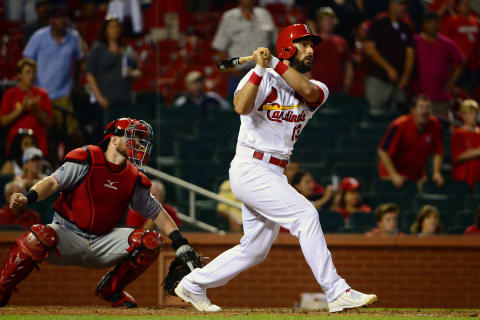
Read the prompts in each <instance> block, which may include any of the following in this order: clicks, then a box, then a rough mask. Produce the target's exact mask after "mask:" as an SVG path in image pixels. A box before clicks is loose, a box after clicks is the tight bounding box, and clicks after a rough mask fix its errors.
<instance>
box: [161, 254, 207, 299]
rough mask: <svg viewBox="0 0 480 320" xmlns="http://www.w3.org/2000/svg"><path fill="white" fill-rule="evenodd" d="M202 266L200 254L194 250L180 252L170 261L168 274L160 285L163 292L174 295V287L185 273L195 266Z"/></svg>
mask: <svg viewBox="0 0 480 320" xmlns="http://www.w3.org/2000/svg"><path fill="white" fill-rule="evenodd" d="M201 267H202V260H201V258H200V255H199V254H198V253H197V252H196V251H195V250H193V249H192V250H188V251H185V252H183V253H180V254H179V255H177V256H176V257H175V260H173V261H172V263H170V267H169V269H168V274H167V276H166V277H165V279H163V282H162V287H163V290H165V293H166V294H168V295H170V296H176V294H175V291H174V289H175V288H176V287H177V285H178V284H179V283H180V281H181V280H182V279H183V277H185V276H186V275H187V274H189V273H190V272H192V271H193V269H195V268H201Z"/></svg>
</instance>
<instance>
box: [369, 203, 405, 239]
mask: <svg viewBox="0 0 480 320" xmlns="http://www.w3.org/2000/svg"><path fill="white" fill-rule="evenodd" d="M399 213H400V208H399V207H398V205H397V204H395V203H384V204H382V205H379V206H378V207H377V209H375V219H376V220H377V228H375V229H372V230H371V231H369V232H367V233H366V234H365V235H366V236H367V237H374V236H394V235H397V234H398V229H397V226H398V214H399Z"/></svg>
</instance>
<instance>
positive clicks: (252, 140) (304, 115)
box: [235, 68, 328, 158]
mask: <svg viewBox="0 0 480 320" xmlns="http://www.w3.org/2000/svg"><path fill="white" fill-rule="evenodd" d="M252 72H253V69H252V70H250V72H248V73H247V74H246V75H245V77H243V79H242V80H241V81H240V83H239V84H238V87H237V89H236V91H235V94H237V93H238V92H239V91H240V90H241V89H242V88H243V86H244V85H245V84H246V83H247V81H248V79H249V78H250V75H251V74H252ZM310 81H311V82H312V83H314V84H315V85H316V86H317V87H318V88H319V90H321V92H323V97H322V95H321V96H320V101H319V102H318V103H316V104H311V103H308V102H306V101H305V100H304V98H303V97H302V96H301V95H300V94H298V93H296V92H295V90H293V89H292V87H290V86H289V85H288V84H287V82H286V81H285V80H283V78H282V77H281V76H280V75H279V74H278V73H276V72H275V71H274V70H273V69H271V68H267V70H266V72H265V75H264V76H263V79H262V82H261V83H260V87H259V88H258V93H257V97H256V99H255V106H254V108H253V110H252V111H251V112H250V113H249V114H247V115H242V116H241V117H240V120H241V125H240V133H239V134H238V142H237V146H245V147H249V148H252V149H255V150H258V151H263V152H268V153H272V154H276V155H278V156H280V157H282V158H288V157H289V156H290V155H291V154H292V150H293V146H294V144H295V142H296V141H297V139H298V137H299V136H300V132H301V131H302V129H303V128H304V127H305V125H306V124H307V121H308V120H309V119H310V118H311V117H312V116H313V115H314V113H315V112H316V111H317V110H318V109H319V108H320V106H321V105H322V104H323V103H324V102H325V100H327V98H328V88H327V86H326V85H325V84H324V83H322V82H320V81H316V80H310Z"/></svg>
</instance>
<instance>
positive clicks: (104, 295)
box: [95, 270, 137, 308]
mask: <svg viewBox="0 0 480 320" xmlns="http://www.w3.org/2000/svg"><path fill="white" fill-rule="evenodd" d="M113 273H114V270H111V271H109V272H108V273H107V274H106V275H104V276H103V278H102V279H101V280H100V282H99V283H98V285H97V290H95V295H96V296H98V297H99V298H100V299H103V300H106V301H108V302H110V304H111V305H112V307H114V308H117V307H119V308H136V307H137V302H136V301H135V298H133V297H132V296H131V295H130V294H128V293H127V292H125V291H123V290H116V291H113V292H112V291H111V290H110V289H111V288H110V285H111V282H112V281H111V280H112V277H113Z"/></svg>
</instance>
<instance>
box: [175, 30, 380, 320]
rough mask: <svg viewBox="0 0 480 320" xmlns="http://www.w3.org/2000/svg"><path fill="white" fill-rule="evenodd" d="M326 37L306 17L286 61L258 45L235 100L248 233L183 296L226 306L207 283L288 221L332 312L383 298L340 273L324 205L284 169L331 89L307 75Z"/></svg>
mask: <svg viewBox="0 0 480 320" xmlns="http://www.w3.org/2000/svg"><path fill="white" fill-rule="evenodd" d="M320 42H321V38H320V37H319V36H318V35H315V34H312V33H311V31H310V29H309V28H308V27H307V26H306V25H304V24H295V25H292V26H289V27H287V28H285V29H284V30H282V31H281V32H280V34H279V36H278V39H277V51H278V57H279V58H280V59H282V61H280V60H279V59H278V58H276V57H272V56H271V55H270V52H269V50H268V49H267V48H258V49H257V50H255V51H254V52H253V56H254V58H255V62H256V63H257V65H256V67H255V68H254V69H252V70H250V71H249V72H248V73H247V75H246V76H245V77H244V78H243V79H242V81H241V82H240V84H239V85H238V88H237V90H236V91H235V98H234V106H235V111H236V112H237V113H239V114H240V115H241V117H240V118H241V125H240V132H239V135H238V142H237V151H236V155H235V158H234V159H233V161H232V163H231V167H230V183H231V188H232V191H233V193H234V195H235V197H236V198H237V199H238V200H239V201H241V202H242V203H243V206H242V222H243V230H244V236H243V238H242V240H241V241H240V244H239V245H237V246H236V247H234V248H232V249H230V250H227V251H226V252H224V253H222V254H221V255H220V256H218V257H217V258H215V259H214V260H213V261H212V262H210V263H209V264H207V265H206V266H205V267H203V268H201V269H195V270H193V272H192V273H190V274H189V275H187V276H186V277H185V278H183V280H182V281H181V282H180V284H179V285H178V286H177V288H176V289H175V293H176V294H177V296H179V297H180V298H182V299H183V300H184V301H186V302H189V303H191V304H192V305H193V306H194V307H195V308H197V309H198V310H199V311H207V312H216V311H220V310H221V309H220V307H218V306H216V305H213V304H211V303H210V300H209V299H208V298H207V296H206V289H207V288H214V287H218V286H221V285H224V284H226V283H227V282H228V281H229V280H230V279H232V278H233V277H235V276H236V275H238V274H239V273H240V272H242V271H244V270H247V269H249V268H251V267H253V266H255V265H257V264H259V263H261V262H262V261H263V260H264V259H265V258H266V257H267V255H268V252H269V250H270V247H271V246H272V244H273V242H274V241H275V239H276V237H277V235H278V232H279V229H280V227H284V228H285V229H288V230H290V233H291V234H292V235H294V236H296V237H297V238H299V240H300V246H301V249H302V251H303V254H304V256H305V259H306V261H307V263H308V264H309V266H310V268H311V269H312V272H313V274H314V275H315V278H316V280H317V282H318V283H319V284H320V286H321V287H322V289H323V291H324V292H325V293H326V295H327V300H328V308H329V311H330V312H338V311H342V310H344V309H348V308H358V307H361V306H365V305H368V304H371V303H373V302H375V301H376V300H377V297H376V296H375V295H367V294H363V293H361V292H358V291H355V290H353V289H350V286H349V285H348V284H347V283H346V281H345V280H344V279H342V278H341V277H340V276H339V275H338V274H337V271H336V269H335V266H334V265H333V262H332V258H331V255H330V251H329V250H328V248H327V245H326V243H325V237H324V236H323V232H322V228H321V226H320V221H319V216H318V212H317V210H316V209H315V207H314V206H313V205H312V204H311V203H310V201H308V200H307V199H306V198H305V197H304V196H302V195H301V194H300V193H298V192H297V191H296V190H295V189H294V188H293V187H291V186H290V185H289V184H288V182H287V177H286V176H285V175H284V174H283V172H284V169H285V167H286V166H287V164H288V159H289V157H290V155H291V153H292V150H293V146H294V144H295V142H296V140H297V139H298V137H299V135H300V133H301V131H302V129H303V128H304V127H305V125H306V123H307V121H308V120H309V119H310V118H311V117H312V116H313V115H314V113H315V112H316V111H317V110H318V109H319V108H320V106H321V105H322V104H323V103H324V102H325V100H326V99H327V97H328V89H327V87H326V86H325V84H323V83H321V82H319V81H316V80H309V79H307V78H306V77H305V76H304V75H303V74H304V73H306V72H308V71H310V70H311V69H312V61H313V47H314V45H317V44H318V43H320Z"/></svg>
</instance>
